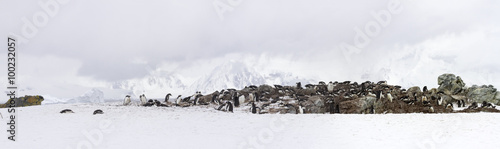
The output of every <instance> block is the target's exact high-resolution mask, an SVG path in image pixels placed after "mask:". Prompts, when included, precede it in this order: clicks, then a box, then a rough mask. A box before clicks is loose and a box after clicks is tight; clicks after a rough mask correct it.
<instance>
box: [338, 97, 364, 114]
mask: <svg viewBox="0 0 500 149" xmlns="http://www.w3.org/2000/svg"><path fill="white" fill-rule="evenodd" d="M366 105H367V102H366V100H362V99H360V98H356V99H352V100H347V101H343V102H340V104H339V110H340V113H342V114H361V113H364V112H365V108H364V107H366Z"/></svg>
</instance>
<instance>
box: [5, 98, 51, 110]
mask: <svg viewBox="0 0 500 149" xmlns="http://www.w3.org/2000/svg"><path fill="white" fill-rule="evenodd" d="M12 100H14V101H15V103H16V107H26V106H35V105H41V104H42V101H43V100H44V99H43V97H42V96H38V95H36V96H24V97H19V98H15V99H9V100H8V101H7V102H6V103H5V104H0V108H6V107H9V104H10V102H11V101H12Z"/></svg>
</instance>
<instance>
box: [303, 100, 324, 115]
mask: <svg viewBox="0 0 500 149" xmlns="http://www.w3.org/2000/svg"><path fill="white" fill-rule="evenodd" d="M301 105H302V106H303V107H304V108H305V109H304V113H325V111H326V110H325V102H324V101H323V100H322V99H321V97H320V96H312V97H310V98H309V99H308V100H307V101H305V102H302V103H301Z"/></svg>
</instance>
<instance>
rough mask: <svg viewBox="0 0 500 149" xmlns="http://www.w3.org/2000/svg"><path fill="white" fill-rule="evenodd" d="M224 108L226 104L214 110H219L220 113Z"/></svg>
mask: <svg viewBox="0 0 500 149" xmlns="http://www.w3.org/2000/svg"><path fill="white" fill-rule="evenodd" d="M224 106H226V103H224V104H222V105H220V106H219V108H215V110H219V111H221V110H222V108H223V107H224Z"/></svg>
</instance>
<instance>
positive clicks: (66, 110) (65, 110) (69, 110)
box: [60, 109, 75, 114]
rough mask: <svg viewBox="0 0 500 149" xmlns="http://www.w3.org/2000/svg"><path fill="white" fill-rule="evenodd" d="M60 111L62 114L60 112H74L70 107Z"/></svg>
mask: <svg viewBox="0 0 500 149" xmlns="http://www.w3.org/2000/svg"><path fill="white" fill-rule="evenodd" d="M60 113H61V114H62V113H75V112H73V110H71V109H64V110H62V111H61V112H60Z"/></svg>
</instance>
